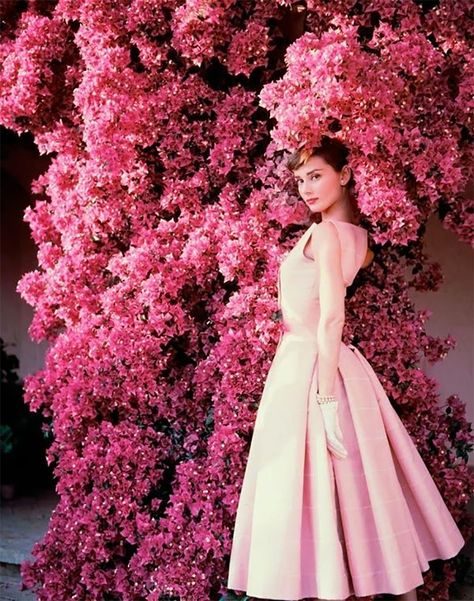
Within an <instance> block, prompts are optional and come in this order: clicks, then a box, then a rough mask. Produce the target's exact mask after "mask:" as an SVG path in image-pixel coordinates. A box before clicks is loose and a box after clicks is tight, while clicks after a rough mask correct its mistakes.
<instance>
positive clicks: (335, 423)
mask: <svg viewBox="0 0 474 601" xmlns="http://www.w3.org/2000/svg"><path fill="white" fill-rule="evenodd" d="M338 405H339V401H334V402H332V403H320V405H319V406H320V408H321V413H322V416H323V421H324V429H325V431H326V442H327V446H328V449H329V450H330V451H331V453H332V454H333V455H335V456H336V457H337V458H338V459H345V458H346V457H347V455H348V453H347V450H346V448H345V446H344V444H343V436H342V430H341V426H340V425H339V416H338V412H337V409H338Z"/></svg>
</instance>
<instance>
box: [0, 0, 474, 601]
mask: <svg viewBox="0 0 474 601" xmlns="http://www.w3.org/2000/svg"><path fill="white" fill-rule="evenodd" d="M295 4H296V3H294V2H287V1H276V2H273V3H272V2H265V1H263V0H252V1H250V0H244V1H242V2H236V1H231V0H222V1H219V0H217V1H213V2H210V1H209V2H208V1H197V0H189V1H186V2H177V1H176V0H114V1H113V2H112V1H111V0H82V1H81V2H76V1H75V0H58V1H57V2H56V3H43V2H41V1H38V0H30V1H29V2H28V3H20V4H18V5H17V6H16V8H12V9H10V11H7V14H6V16H5V23H6V27H5V31H4V41H3V43H2V45H1V46H0V48H1V50H0V52H1V57H2V67H1V71H0V121H1V123H2V125H4V126H5V127H7V128H10V129H11V130H13V131H16V132H18V133H22V132H30V133H31V134H32V135H33V136H34V140H35V143H36V144H37V146H38V149H39V151H40V152H41V153H42V154H46V155H48V156H49V157H50V166H49V168H48V170H47V172H46V173H44V174H43V175H41V176H40V177H38V178H37V179H36V180H35V181H34V182H33V185H32V192H33V194H34V202H33V204H32V206H30V207H29V208H28V209H27V210H26V211H25V220H26V221H27V222H28V223H29V225H30V229H31V235H32V236H33V239H34V241H35V243H36V245H37V247H38V267H37V269H35V270H33V271H31V272H29V273H26V274H25V275H24V276H23V277H22V278H21V280H20V282H19V283H18V292H19V293H20V295H21V297H22V298H23V299H24V300H25V301H26V302H28V303H29V304H30V305H31V306H32V307H34V310H35V311H34V317H33V320H32V323H31V325H30V329H29V332H30V335H31V337H32V338H33V339H34V340H37V341H40V340H47V341H49V343H50V346H49V349H48V352H47V355H46V360H45V365H44V368H43V369H42V370H40V371H38V372H37V373H34V374H31V375H30V376H28V377H27V378H26V381H25V398H26V402H27V403H28V404H29V407H30V408H31V410H32V411H37V412H41V413H42V415H43V416H44V418H45V420H46V422H47V423H46V426H45V427H48V428H49V429H50V432H51V435H52V439H53V442H52V444H51V446H50V448H49V450H48V462H49V463H50V465H51V467H52V469H53V470H54V475H55V478H56V489H57V492H58V494H59V495H60V501H59V504H58V506H57V508H56V509H55V511H54V513H53V515H52V517H51V520H50V523H49V529H48V532H47V533H46V535H45V536H44V538H43V539H42V540H41V541H38V543H37V544H36V545H35V547H34V549H33V555H34V560H33V561H26V562H25V563H24V564H23V566H22V575H23V582H24V586H25V587H27V588H30V589H33V590H34V591H35V592H36V595H37V598H38V599H40V600H41V601H46V600H48V601H53V600H54V601H69V600H71V599H77V600H83V601H102V600H104V599H117V600H118V599H120V600H123V601H139V600H142V599H147V600H150V601H166V600H171V599H178V598H179V599H180V600H181V601H204V600H207V599H219V598H220V595H222V594H223V593H224V592H225V582H226V576H227V565H228V557H229V552H230V545H231V540H232V530H233V523H234V518H235V511H236V507H237V501H238V495H239V490H240V486H241V482H242V477H243V472H244V469H245V463H246V457H247V453H248V449H249V444H250V440H251V436H252V428H253V424H254V420H255V411H256V409H257V407H258V401H259V398H260V395H261V393H262V389H263V385H264V381H265V374H266V371H267V369H268V366H269V364H270V361H271V358H272V356H273V353H274V351H275V345H276V342H277V340H278V336H279V333H280V323H279V321H278V314H277V308H278V306H277V294H276V292H277V288H276V282H277V268H278V263H279V261H280V260H281V258H282V256H283V255H284V253H286V252H287V251H288V250H289V249H290V248H291V246H292V245H293V244H294V242H295V239H296V237H298V236H299V235H300V232H301V226H305V225H307V223H306V222H305V219H306V214H305V210H304V207H303V206H302V204H301V203H298V202H297V197H296V191H295V189H294V188H293V186H292V184H291V183H290V182H289V178H288V173H287V171H286V169H285V167H284V162H283V160H282V157H283V154H284V153H283V151H285V150H286V151H287V150H291V149H292V148H294V147H295V146H297V145H298V144H299V143H300V142H301V141H303V140H306V141H310V140H317V139H318V136H319V135H321V134H322V133H324V132H325V131H330V132H331V133H332V135H336V136H340V137H344V138H346V139H347V140H348V141H349V143H350V144H351V146H352V147H353V149H354V152H353V160H354V168H355V171H356V178H357V193H358V199H359V203H360V207H361V210H362V212H363V215H364V216H365V219H366V224H367V227H368V228H369V229H370V231H371V234H372V236H373V242H376V243H379V244H378V245H377V244H376V245H375V246H374V247H375V249H376V251H377V258H376V260H375V261H374V263H373V265H372V266H371V267H370V269H369V270H365V272H364V274H361V275H360V276H359V277H358V279H357V280H356V281H355V282H354V285H353V288H352V289H351V291H350V293H349V294H348V296H347V301H348V303H347V311H348V320H347V325H346V330H345V332H344V340H345V341H346V342H351V341H352V342H354V343H356V344H357V345H358V346H359V348H360V349H361V350H362V352H363V353H364V354H365V356H366V357H367V358H368V360H369V361H370V362H371V364H372V365H373V366H374V368H375V369H376V371H377V373H378V374H379V375H380V378H381V381H382V383H383V385H384V388H385V390H386V391H387V394H388V395H389V397H390V399H391V401H392V402H393V404H394V406H395V407H396V408H397V411H398V412H399V413H400V415H401V417H402V419H403V420H404V422H405V424H406V426H407V428H408V429H409V431H410V434H411V435H412V436H413V439H414V440H415V441H416V444H417V446H418V448H419V449H420V452H421V453H422V455H423V457H424V459H425V461H426V463H427V465H428V466H429V467H430V469H431V471H432V473H433V476H434V478H435V479H436V482H437V484H438V486H439V487H440V490H441V491H442V493H443V496H444V498H445V501H446V503H447V504H448V506H449V508H450V510H451V511H452V513H453V515H454V517H455V518H456V520H457V522H458V524H459V525H460V527H461V529H462V531H463V533H464V535H465V537H466V538H467V537H468V536H469V534H470V532H471V524H470V522H469V518H468V515H467V513H466V504H467V501H468V498H469V495H470V492H471V490H472V486H473V481H472V477H471V476H470V475H469V473H468V471H467V467H466V461H467V453H468V451H469V450H470V448H472V441H473V439H472V434H471V432H470V429H469V424H468V423H467V421H466V418H465V408H464V405H463V403H462V401H461V400H460V399H459V398H457V397H456V396H454V395H453V396H451V397H449V398H448V399H447V401H446V402H444V403H443V402H442V400H441V399H440V398H439V392H438V390H437V383H436V382H434V381H432V380H430V379H429V378H427V376H426V375H425V374H424V373H423V371H422V370H421V369H420V368H419V367H418V363H419V360H420V358H421V357H423V356H425V357H427V358H428V359H429V360H430V361H432V362H435V361H438V360H441V359H442V358H443V357H444V356H445V355H446V353H447V352H449V350H450V349H451V348H453V346H454V344H455V341H454V340H453V339H452V338H451V337H450V336H448V337H446V338H445V339H440V338H434V337H432V336H429V335H428V334H427V332H426V328H425V324H426V321H427V319H428V318H429V314H428V312H427V311H416V310H415V308H414V306H413V303H412V302H411V300H410V298H409V292H410V289H416V290H434V289H436V287H437V286H438V285H439V283H440V281H441V277H442V274H441V273H440V269H439V266H438V265H436V264H432V263H430V261H429V259H428V257H426V256H425V255H424V254H423V252H422V243H423V240H422V237H420V235H419V233H420V230H419V226H421V225H423V224H424V222H425V221H426V219H427V217H428V216H429V215H430V214H432V213H435V212H437V213H438V214H439V215H440V217H441V218H442V219H443V222H444V223H445V225H446V227H449V228H450V229H452V230H453V231H454V232H455V233H456V234H457V235H458V236H459V238H460V239H462V240H468V239H469V237H470V236H471V235H472V208H470V206H469V203H468V201H467V200H466V199H465V198H464V196H463V194H462V188H463V185H464V184H465V182H466V181H467V178H468V175H469V171H468V166H467V165H468V161H467V155H468V150H467V148H468V140H469V136H472V120H471V117H470V113H469V108H470V107H471V106H472V104H470V99H469V82H470V80H471V78H472V74H471V72H470V69H471V68H472V67H471V66H470V65H469V60H468V55H469V52H470V50H469V48H468V46H467V44H466V42H465V37H466V35H467V32H464V31H463V29H462V26H458V25H457V26H456V28H453V27H452V25H453V23H455V22H456V23H458V24H459V23H460V22H463V21H462V16H463V15H464V14H465V13H466V11H467V7H468V4H467V2H464V1H459V2H458V1H456V2H454V1H449V2H442V3H441V4H440V6H439V7H438V8H436V9H432V10H428V11H424V12H423V11H422V10H421V9H419V8H418V6H417V4H415V3H414V2H412V1H411V0H410V1H405V0H403V1H400V2H396V3H393V2H389V1H388V0H379V1H377V2H373V1H372V0H362V1H359V2H357V3H355V2H349V1H348V0H334V1H333V2H331V3H326V2H317V1H315V0H311V1H309V0H308V2H307V10H306V18H305V32H304V33H303V34H302V35H301V36H300V37H298V38H297V39H296V40H295V41H293V43H291V44H290V39H289V38H285V37H284V35H285V34H284V31H288V27H286V28H285V23H286V24H287V25H288V23H289V24H290V25H291V23H292V22H293V21H292V20H293V19H296V20H297V19H300V16H298V15H299V12H298V10H297V7H296V5H295ZM356 4H357V6H358V7H359V9H357V10H356V9H355V5H356ZM12 6H13V5H12ZM300 21H301V19H300ZM300 21H298V22H300ZM290 29H291V28H290ZM288 35H290V34H288ZM290 37H291V36H290ZM285 45H287V46H288V48H287V49H285ZM285 50H286V54H285ZM283 73H284V74H283ZM266 109H268V110H266ZM271 118H273V119H271ZM384 243H385V244H384ZM407 273H410V274H411V275H410V276H409V277H408V278H407V275H406V274H407ZM440 569H442V570H443V574H442V578H441V579H439V578H438V574H435V575H432V574H431V572H430V573H428V575H427V576H426V584H425V586H424V587H423V588H422V589H421V591H420V598H422V599H437V600H440V601H442V600H444V599H448V589H449V585H450V584H451V583H452V582H453V581H454V579H455V578H456V565H455V562H454V561H450V562H444V563H443V564H442V568H440Z"/></svg>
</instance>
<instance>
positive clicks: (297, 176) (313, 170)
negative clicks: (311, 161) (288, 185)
mask: <svg viewBox="0 0 474 601" xmlns="http://www.w3.org/2000/svg"><path fill="white" fill-rule="evenodd" d="M315 171H322V169H311V171H308V173H307V174H306V175H311V174H312V173H314V172H315ZM298 178H299V175H295V179H298Z"/></svg>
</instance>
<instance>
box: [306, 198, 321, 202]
mask: <svg viewBox="0 0 474 601" xmlns="http://www.w3.org/2000/svg"><path fill="white" fill-rule="evenodd" d="M317 200H319V199H318V198H308V200H307V201H306V202H316V201H317Z"/></svg>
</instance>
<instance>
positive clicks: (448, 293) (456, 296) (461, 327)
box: [410, 216, 474, 465]
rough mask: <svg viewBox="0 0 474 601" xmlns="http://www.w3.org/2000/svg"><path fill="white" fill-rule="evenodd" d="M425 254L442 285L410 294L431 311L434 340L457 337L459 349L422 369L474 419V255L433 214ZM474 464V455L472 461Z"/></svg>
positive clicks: (443, 394) (444, 396) (442, 399)
mask: <svg viewBox="0 0 474 601" xmlns="http://www.w3.org/2000/svg"><path fill="white" fill-rule="evenodd" d="M424 251H425V253H426V254H427V256H428V257H429V258H430V260H434V261H437V262H438V263H439V264H440V265H441V271H442V273H443V278H444V281H443V283H442V284H441V286H440V288H439V290H437V291H436V292H423V293H421V292H416V291H412V292H411V294H410V297H411V299H412V300H413V302H414V303H415V305H416V307H417V308H418V309H422V308H426V309H430V310H431V311H432V312H433V314H432V315H431V317H430V318H429V319H428V321H427V322H426V331H427V332H428V334H430V335H431V336H439V337H441V338H445V337H446V336H448V335H451V336H452V337H453V338H455V339H456V348H454V349H453V350H451V351H450V352H449V353H448V354H447V355H446V357H445V358H444V359H442V360H441V361H439V362H438V363H435V364H434V365H431V364H430V363H429V362H428V361H427V360H426V359H425V358H424V357H423V359H422V361H420V367H421V368H422V369H423V371H424V372H425V373H426V374H427V375H428V376H429V377H430V378H434V379H435V380H437V381H438V382H439V396H440V402H441V404H443V403H444V402H445V401H446V399H447V397H448V396H449V395H451V394H458V395H459V397H460V399H461V400H462V401H463V402H464V403H466V408H467V411H466V413H467V417H468V419H469V421H470V422H471V423H472V422H473V421H474V403H473V393H474V382H473V372H474V369H473V367H474V269H473V267H474V253H473V251H472V249H471V247H470V246H469V245H468V244H463V243H461V242H459V241H458V240H457V238H456V236H455V235H454V234H453V233H451V232H449V231H447V230H446V229H444V228H443V226H442V224H441V222H440V221H439V220H438V219H437V218H436V217H434V216H432V217H431V218H430V219H429V221H428V224H427V231H426V238H425V246H424ZM469 463H470V464H471V465H474V453H471V456H470V461H469Z"/></svg>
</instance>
